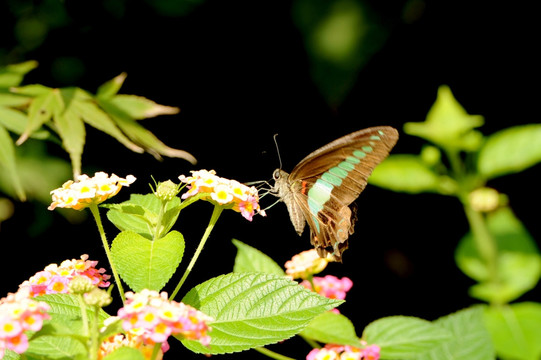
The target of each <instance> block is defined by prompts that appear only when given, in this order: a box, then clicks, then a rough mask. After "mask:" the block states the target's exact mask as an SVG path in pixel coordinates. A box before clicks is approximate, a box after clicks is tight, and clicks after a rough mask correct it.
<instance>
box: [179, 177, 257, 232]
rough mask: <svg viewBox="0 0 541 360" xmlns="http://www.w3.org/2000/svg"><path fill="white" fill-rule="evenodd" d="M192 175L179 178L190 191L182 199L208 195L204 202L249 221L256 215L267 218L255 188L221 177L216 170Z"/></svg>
mask: <svg viewBox="0 0 541 360" xmlns="http://www.w3.org/2000/svg"><path fill="white" fill-rule="evenodd" d="M191 173H192V176H190V177H186V176H184V175H181V176H179V179H180V181H181V182H183V183H186V184H187V188H188V191H187V192H185V193H184V194H182V196H181V198H182V199H187V198H189V197H191V196H194V195H197V194H206V195H205V196H204V197H203V198H202V199H203V200H207V201H210V202H212V203H214V204H215V205H220V206H224V207H226V208H228V209H233V210H234V211H236V212H240V213H241V215H242V216H243V217H244V218H245V219H247V220H249V221H252V218H253V216H254V215H255V214H261V215H262V216H265V212H264V211H263V210H261V208H260V207H259V195H258V192H257V189H256V188H255V187H253V186H251V187H250V186H246V185H244V184H241V183H239V182H238V181H235V180H229V179H226V178H223V177H219V176H217V175H216V172H215V171H214V170H210V171H207V170H199V171H192V172H191Z"/></svg>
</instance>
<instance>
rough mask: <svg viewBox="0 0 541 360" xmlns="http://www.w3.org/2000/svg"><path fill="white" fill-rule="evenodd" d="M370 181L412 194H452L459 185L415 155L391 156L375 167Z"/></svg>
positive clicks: (383, 186)
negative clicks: (439, 173)
mask: <svg viewBox="0 0 541 360" xmlns="http://www.w3.org/2000/svg"><path fill="white" fill-rule="evenodd" d="M368 182H369V183H370V184H372V185H376V186H379V187H382V188H385V189H389V190H393V191H398V192H406V193H410V194H418V193H422V192H435V193H442V194H452V193H454V192H455V191H456V187H457V185H456V183H455V182H454V181H453V180H452V179H450V178H449V177H445V176H440V175H438V174H437V173H435V172H434V171H433V170H432V169H431V168H430V167H429V166H427V165H426V164H425V163H424V162H423V161H422V160H421V158H420V157H419V156H415V155H391V156H389V157H388V158H387V159H385V160H384V161H383V162H381V163H380V164H379V165H378V166H377V167H376V168H375V169H374V172H373V173H372V175H371V176H370V177H369V178H368Z"/></svg>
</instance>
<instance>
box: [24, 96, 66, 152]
mask: <svg viewBox="0 0 541 360" xmlns="http://www.w3.org/2000/svg"><path fill="white" fill-rule="evenodd" d="M47 89H48V91H45V92H43V94H40V95H38V96H36V97H35V98H34V99H33V100H32V102H31V103H30V106H29V107H28V122H27V124H26V129H25V130H24V132H23V134H22V135H21V136H20V137H19V139H18V140H17V145H21V144H22V143H23V142H25V141H26V139H28V138H29V137H30V135H31V134H32V133H33V132H34V131H36V130H37V129H39V128H40V127H41V126H42V125H43V124H45V123H46V122H48V121H49V120H51V118H52V116H53V114H54V113H55V112H57V111H59V110H60V111H61V110H62V109H59V107H60V106H61V103H59V101H58V92H59V90H58V89H51V88H47Z"/></svg>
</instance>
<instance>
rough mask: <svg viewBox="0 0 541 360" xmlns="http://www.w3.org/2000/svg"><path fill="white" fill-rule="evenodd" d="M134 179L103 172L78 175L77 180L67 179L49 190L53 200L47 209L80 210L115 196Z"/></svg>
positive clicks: (131, 176) (129, 176)
mask: <svg viewBox="0 0 541 360" xmlns="http://www.w3.org/2000/svg"><path fill="white" fill-rule="evenodd" d="M134 181H135V177H134V176H133V175H128V176H127V177H126V178H125V179H124V178H121V177H118V176H116V175H115V174H112V175H111V176H109V175H108V174H106V173H104V172H97V173H95V174H94V176H93V177H89V176H88V175H85V174H83V175H79V176H78V177H77V181H73V180H68V181H66V182H65V183H64V184H63V185H62V187H60V188H58V189H55V190H53V191H51V195H52V198H53V202H52V203H51V205H50V206H49V207H48V209H49V210H54V209H55V208H57V207H61V208H72V209H75V210H82V209H84V208H86V207H88V206H90V205H93V204H100V203H102V202H104V201H105V200H107V199H109V198H110V197H112V196H115V195H116V194H118V192H119V191H120V189H121V188H122V187H123V186H129V185H130V184H132V183H133V182H134Z"/></svg>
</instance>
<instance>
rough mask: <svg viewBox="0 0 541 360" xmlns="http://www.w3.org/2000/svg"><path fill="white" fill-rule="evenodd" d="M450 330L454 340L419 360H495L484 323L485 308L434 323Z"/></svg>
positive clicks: (477, 308)
mask: <svg viewBox="0 0 541 360" xmlns="http://www.w3.org/2000/svg"><path fill="white" fill-rule="evenodd" d="M434 324H436V325H439V326H441V327H442V328H444V329H447V330H449V332H451V333H452V335H453V339H452V340H451V341H449V342H444V343H442V344H440V345H439V346H438V347H436V348H435V349H433V350H431V351H430V352H429V353H425V354H423V355H422V356H420V357H418V358H417V359H418V360H471V359H475V360H494V359H495V353H494V346H493V344H492V339H491V337H490V334H489V332H488V330H487V329H486V327H485V324H484V322H483V307H481V306H477V307H473V308H469V309H465V310H461V311H458V312H456V313H454V314H451V315H447V316H445V317H442V318H439V319H438V320H436V321H434Z"/></svg>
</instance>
